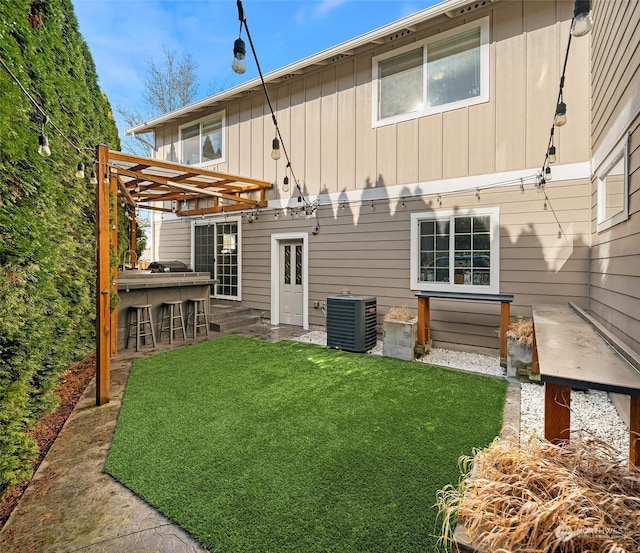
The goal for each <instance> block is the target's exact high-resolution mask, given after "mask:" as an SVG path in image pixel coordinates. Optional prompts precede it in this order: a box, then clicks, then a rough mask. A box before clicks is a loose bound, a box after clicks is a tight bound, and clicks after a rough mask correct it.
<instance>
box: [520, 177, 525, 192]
mask: <svg viewBox="0 0 640 553" xmlns="http://www.w3.org/2000/svg"><path fill="white" fill-rule="evenodd" d="M520 194H524V182H522V179H520Z"/></svg>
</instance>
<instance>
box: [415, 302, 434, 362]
mask: <svg viewBox="0 0 640 553" xmlns="http://www.w3.org/2000/svg"><path fill="white" fill-rule="evenodd" d="M430 319H431V304H430V298H418V344H420V345H421V346H423V347H424V348H425V352H426V351H427V350H428V349H429V348H431V320H430Z"/></svg>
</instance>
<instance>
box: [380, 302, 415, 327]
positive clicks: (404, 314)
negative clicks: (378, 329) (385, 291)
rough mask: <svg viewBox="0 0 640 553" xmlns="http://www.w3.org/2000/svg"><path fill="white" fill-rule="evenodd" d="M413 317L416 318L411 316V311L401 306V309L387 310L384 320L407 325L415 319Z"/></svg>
mask: <svg viewBox="0 0 640 553" xmlns="http://www.w3.org/2000/svg"><path fill="white" fill-rule="evenodd" d="M415 317H416V316H415V315H414V314H413V311H411V310H410V309H408V308H407V307H406V306H404V305H403V306H402V307H392V308H391V309H389V312H388V313H387V314H386V315H385V316H384V320H385V321H400V322H403V323H407V322H409V321H411V320H412V319H415Z"/></svg>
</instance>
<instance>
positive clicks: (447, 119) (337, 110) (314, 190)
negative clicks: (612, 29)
mask: <svg viewBox="0 0 640 553" xmlns="http://www.w3.org/2000/svg"><path fill="white" fill-rule="evenodd" d="M489 6H490V7H487V8H483V9H479V10H477V11H474V12H472V15H471V16H469V17H468V18H466V17H463V16H460V17H457V18H454V19H448V18H446V17H444V16H443V17H442V19H438V20H437V21H436V22H433V21H429V22H426V23H425V24H424V25H423V26H422V27H421V28H418V29H417V30H416V32H414V33H410V34H409V35H407V36H405V37H401V38H398V39H394V40H393V41H390V42H389V43H386V42H385V43H384V44H381V45H371V46H369V47H367V48H365V49H363V51H362V52H359V53H356V54H355V55H353V56H348V57H344V58H343V59H340V60H337V61H336V62H334V63H332V64H330V65H327V66H320V67H319V68H317V69H314V70H311V71H308V72H306V73H305V74H303V75H299V76H293V77H291V78H290V79H287V80H285V81H284V82H282V83H279V84H270V85H269V86H268V88H269V95H270V98H271V101H272V104H273V105H274V106H275V108H276V116H277V118H278V123H279V126H280V129H281V132H282V135H283V138H284V143H285V145H286V147H287V149H288V151H289V155H290V158H291V160H292V166H293V169H294V171H295V174H296V176H297V177H298V179H299V180H300V181H301V183H303V185H304V192H305V193H306V194H310V195H316V194H319V193H332V192H341V191H345V190H354V189H362V188H367V187H371V186H374V185H375V186H380V185H384V186H393V185H398V184H408V183H415V182H424V181H432V180H438V179H449V178H455V177H461V176H469V175H480V174H488V173H493V172H503V171H510V170H515V169H523V168H527V167H531V168H533V167H537V166H540V165H541V163H542V158H543V156H544V152H545V151H546V145H547V141H548V138H549V128H550V125H551V123H552V116H553V112H554V107H555V102H556V91H557V86H558V79H559V75H560V71H561V63H562V59H563V56H564V50H565V47H566V37H567V36H568V32H569V21H570V19H571V10H572V3H571V2H569V1H549V0H541V1H536V0H526V1H524V0H520V1H508V2H507V1H501V2H497V3H495V4H489ZM483 17H489V19H490V101H489V102H488V103H484V104H479V105H475V106H470V107H465V108H460V109H456V110H452V111H445V112H443V113H439V114H435V115H430V116H426V117H421V118H419V119H413V120H410V121H404V122H401V123H395V124H389V125H383V126H379V127H376V128H373V127H372V121H371V119H372V101H373V100H372V58H373V57H374V56H376V55H380V54H383V53H385V52H388V51H390V50H392V49H398V48H401V47H402V46H405V45H407V44H411V43H412V42H416V41H419V40H421V39H424V38H426V37H429V36H433V35H435V34H438V33H440V32H443V31H446V30H448V29H455V28H456V27H458V26H460V25H462V24H464V23H467V22H469V21H475V20H479V19H482V18H483ZM587 87H588V40H587V41H578V40H576V41H574V44H573V45H572V52H571V60H570V64H569V66H568V74H567V82H566V87H565V97H566V101H567V104H568V105H569V106H570V110H571V112H570V117H571V125H567V126H566V127H565V128H564V129H563V130H562V133H559V135H558V136H557V137H556V139H557V143H556V146H557V147H558V152H559V159H558V163H559V164H568V163H575V162H580V161H585V160H587V159H588V158H589V117H588V113H589V111H588V110H589V105H588V97H587V95H586V94H584V90H586V89H587ZM220 110H224V111H225V114H226V128H225V139H226V155H225V162H224V163H222V164H217V165H214V167H215V168H216V169H217V170H219V171H222V172H229V173H232V174H241V175H245V176H251V177H253V178H258V179H264V180H267V181H272V182H273V181H275V180H277V181H278V182H281V181H282V178H283V177H284V169H285V164H286V161H285V160H284V156H283V158H281V160H280V161H279V162H277V163H276V162H274V161H273V160H272V159H271V157H270V153H271V149H270V145H271V140H272V139H273V136H274V128H273V124H272V122H271V115H270V113H269V109H268V106H267V104H266V101H265V100H264V96H263V94H262V93H261V92H256V93H253V94H249V95H247V96H246V97H244V98H241V99H236V100H232V101H229V102H227V103H226V104H225V105H222V106H220V105H216V106H215V107H212V108H211V110H210V113H215V112H217V111H220ZM204 115H205V114H204V113H199V114H198V118H200V117H203V116H204ZM187 121H188V119H185V120H182V121H178V122H177V123H175V124H174V125H171V126H167V127H164V128H162V129H161V130H158V131H157V132H156V141H157V147H158V157H160V158H161V159H164V160H168V161H178V162H180V159H179V155H178V152H179V143H178V127H179V125H180V124H184V123H186V122H187ZM296 195H297V193H295V191H294V190H291V191H290V192H289V193H288V194H287V196H289V197H295V196H296ZM283 196H285V193H283V192H282V191H281V190H276V189H273V190H271V191H270V192H268V194H267V199H270V200H272V199H276V198H282V197H283Z"/></svg>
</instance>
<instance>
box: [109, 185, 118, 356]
mask: <svg viewBox="0 0 640 553" xmlns="http://www.w3.org/2000/svg"><path fill="white" fill-rule="evenodd" d="M110 196H111V249H112V250H113V253H114V255H115V256H116V264H115V267H111V286H112V293H113V294H117V293H118V263H117V260H118V259H119V257H118V256H119V255H120V252H119V251H118V176H117V175H115V174H113V173H112V174H111V193H110ZM116 353H118V310H117V309H114V310H113V311H111V355H115V354H116Z"/></svg>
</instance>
